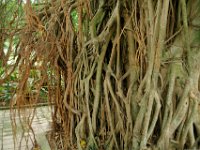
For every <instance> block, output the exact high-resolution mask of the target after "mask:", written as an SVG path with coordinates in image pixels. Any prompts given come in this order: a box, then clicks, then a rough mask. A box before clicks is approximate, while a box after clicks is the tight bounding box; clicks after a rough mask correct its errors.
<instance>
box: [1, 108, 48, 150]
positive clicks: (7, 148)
mask: <svg viewBox="0 0 200 150" xmlns="http://www.w3.org/2000/svg"><path fill="white" fill-rule="evenodd" d="M32 112H33V109H26V111H23V112H22V113H21V114H22V116H23V117H22V118H21V119H20V118H19V117H15V118H16V125H17V128H16V130H13V128H12V121H11V114H13V112H12V113H10V110H0V150H31V149H32V147H33V142H32V141H34V140H33V139H34V138H33V137H34V135H35V138H36V141H37V143H38V145H39V146H40V147H41V149H40V150H50V147H49V143H48V140H47V138H46V132H47V131H49V130H51V126H50V122H51V110H50V107H49V106H43V107H38V108H36V112H35V115H34V117H33V123H32V129H33V132H34V134H33V132H32V131H30V130H28V125H27V124H26V123H25V122H26V120H27V119H28V118H29V119H30V116H32V115H31V114H32ZM20 120H21V121H20ZM20 122H23V123H22V124H23V125H21V124H20ZM22 128H24V129H25V131H24V130H22ZM13 132H16V137H17V138H16V139H17V142H16V146H15V147H14V140H13ZM28 135H30V136H28ZM37 150H39V149H37Z"/></svg>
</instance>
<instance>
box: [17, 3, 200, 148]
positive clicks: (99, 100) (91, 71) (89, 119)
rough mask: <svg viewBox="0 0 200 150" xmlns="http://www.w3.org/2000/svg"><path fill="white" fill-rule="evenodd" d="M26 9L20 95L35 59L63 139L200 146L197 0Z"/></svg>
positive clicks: (68, 143) (100, 144) (95, 144)
mask: <svg viewBox="0 0 200 150" xmlns="http://www.w3.org/2000/svg"><path fill="white" fill-rule="evenodd" d="M24 14H25V20H24V22H25V25H24V27H23V28H22V30H21V32H20V40H19V47H18V50H17V56H18V58H19V61H18V62H19V63H17V65H18V67H19V71H18V73H19V77H18V81H19V85H18V88H17V94H18V95H19V96H18V99H17V101H18V105H22V104H24V101H25V100H26V99H25V94H24V93H25V91H26V90H27V86H28V83H27V81H28V78H29V76H30V73H31V70H32V69H35V70H36V71H37V72H39V73H40V78H39V80H35V82H33V83H32V86H33V88H34V89H37V90H38V91H40V89H41V87H42V85H43V84H45V85H46V87H48V100H49V101H51V102H55V106H54V107H55V109H54V110H55V111H54V115H53V123H54V126H53V127H54V129H55V130H54V131H55V132H56V131H62V133H63V135H62V140H63V141H64V142H63V143H64V145H63V149H70V148H71V149H73V148H72V147H73V146H74V145H76V146H77V148H78V149H84V148H86V149H88V150H89V149H125V150H128V149H134V150H137V149H146V148H151V149H185V148H198V143H199V136H200V117H199V115H200V113H199V99H200V93H199V76H200V49H199V42H200V30H199V27H200V1H199V0H174V1H172V0H165V1H164V0H163V1H161V0H145V1H140V0H132V1H128V0H108V1H105V0H99V1H96V0H84V1H83V0H57V1H54V0H52V1H45V2H43V3H39V4H38V3H37V4H35V3H34V4H31V2H30V0H27V2H26V4H24ZM47 70H50V72H49V71H47ZM34 102H35V101H34ZM59 126H60V127H61V128H59ZM57 129H58V130H57ZM83 141H84V147H83V144H82V143H83Z"/></svg>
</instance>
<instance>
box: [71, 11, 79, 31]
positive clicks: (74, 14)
mask: <svg viewBox="0 0 200 150" xmlns="http://www.w3.org/2000/svg"><path fill="white" fill-rule="evenodd" d="M71 18H72V23H73V26H74V28H75V30H76V31H77V30H78V13H77V11H76V9H74V10H73V11H72V12H71Z"/></svg>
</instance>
